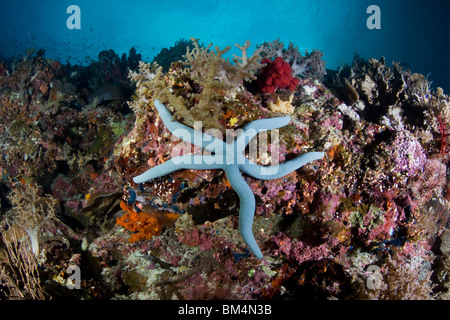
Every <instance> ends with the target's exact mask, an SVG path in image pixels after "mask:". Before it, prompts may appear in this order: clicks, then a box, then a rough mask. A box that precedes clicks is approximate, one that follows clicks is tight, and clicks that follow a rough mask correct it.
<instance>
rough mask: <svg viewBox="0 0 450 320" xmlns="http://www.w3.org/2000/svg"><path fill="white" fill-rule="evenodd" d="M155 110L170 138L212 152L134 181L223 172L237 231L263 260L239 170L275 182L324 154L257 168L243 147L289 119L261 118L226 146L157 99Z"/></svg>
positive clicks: (181, 158) (173, 163) (168, 163)
mask: <svg viewBox="0 0 450 320" xmlns="http://www.w3.org/2000/svg"><path fill="white" fill-rule="evenodd" d="M155 107H156V109H157V110H158V112H159V114H160V116H161V119H162V121H163V122H164V124H165V126H166V127H167V129H168V130H169V131H170V132H171V133H172V134H173V135H175V136H176V137H178V138H180V139H182V140H184V141H187V142H190V143H191V144H194V145H196V146H199V147H201V148H202V149H204V150H207V151H209V152H211V154H208V155H192V154H191V155H183V156H177V157H174V158H172V159H169V160H168V161H166V162H164V163H162V164H160V165H158V166H156V167H153V168H151V169H149V170H147V171H146V172H144V173H143V174H141V175H139V176H136V177H134V178H133V181H134V182H135V183H138V184H139V183H144V182H146V181H149V180H152V179H155V178H158V177H161V176H165V175H167V174H170V173H172V172H174V171H177V170H181V169H197V170H207V169H222V170H224V171H225V174H226V176H227V178H228V181H229V182H230V185H231V187H232V188H233V189H234V191H235V192H236V193H237V194H238V196H239V201H240V208H239V231H240V233H241V235H242V238H243V239H244V241H245V243H246V244H247V246H248V247H249V248H250V250H251V251H252V253H253V254H254V255H255V256H256V257H257V258H258V259H262V257H263V254H262V252H261V250H260V249H259V246H258V244H257V243H256V240H255V237H254V236H253V232H252V225H253V217H254V215H255V196H254V194H253V191H252V189H251V188H250V186H249V185H248V184H247V183H246V181H245V180H244V178H243V177H242V174H241V171H242V172H244V173H246V174H248V175H250V176H252V177H254V178H256V179H261V180H273V179H278V178H281V177H284V176H285V175H287V174H289V173H291V172H293V171H294V170H297V169H298V168H300V167H302V166H303V165H305V164H307V163H308V162H311V161H314V160H318V159H321V158H323V156H324V155H325V154H324V153H323V152H308V153H305V154H303V155H301V156H299V157H297V158H295V159H292V160H290V161H287V162H284V163H281V164H277V165H272V166H263V165H258V164H256V163H254V162H252V161H251V160H250V159H248V158H247V157H245V155H244V151H245V148H246V146H247V145H248V144H249V142H250V140H251V139H252V138H253V137H255V136H256V135H257V134H258V133H261V132H264V131H267V130H272V129H277V128H281V127H284V126H285V125H287V124H288V123H289V122H290V121H291V118H290V117H289V116H284V117H276V118H270V119H260V120H255V121H253V122H250V123H249V124H247V125H246V126H244V128H243V131H242V132H241V133H240V134H239V135H238V136H237V137H236V138H235V139H233V141H232V143H226V142H224V141H222V140H220V139H218V138H215V137H214V136H212V135H209V134H207V133H203V132H201V131H198V130H195V129H193V128H190V127H188V126H186V125H184V124H182V123H179V122H177V121H172V114H171V113H170V112H169V110H167V108H166V106H164V105H163V104H162V103H161V102H160V101H159V100H155Z"/></svg>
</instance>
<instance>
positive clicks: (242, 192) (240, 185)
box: [225, 166, 263, 259]
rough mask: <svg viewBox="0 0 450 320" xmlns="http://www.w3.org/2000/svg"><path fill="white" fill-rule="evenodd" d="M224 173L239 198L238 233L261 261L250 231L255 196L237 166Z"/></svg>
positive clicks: (261, 255) (228, 168) (260, 255)
mask: <svg viewBox="0 0 450 320" xmlns="http://www.w3.org/2000/svg"><path fill="white" fill-rule="evenodd" d="M225 173H226V175H227V178H228V181H229V182H230V185H231V187H232V188H233V189H234V191H236V193H237V195H238V196H239V202H240V208H239V231H240V233H241V235H242V238H243V239H244V241H245V243H246V244H247V246H248V247H249V248H250V250H251V251H252V252H253V254H254V255H255V257H257V258H258V259H262V257H263V254H262V252H261V250H260V249H259V246H258V244H257V243H256V240H255V237H254V236H253V231H252V225H253V217H254V215H255V195H254V194H253V191H252V189H251V188H250V186H249V185H248V184H247V182H245V180H244V178H243V177H242V175H241V173H240V171H239V167H238V166H229V167H227V168H225Z"/></svg>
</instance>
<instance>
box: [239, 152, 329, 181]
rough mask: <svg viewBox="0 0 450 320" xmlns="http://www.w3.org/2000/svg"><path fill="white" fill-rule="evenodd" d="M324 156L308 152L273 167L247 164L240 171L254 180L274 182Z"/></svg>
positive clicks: (321, 153) (320, 153)
mask: <svg viewBox="0 0 450 320" xmlns="http://www.w3.org/2000/svg"><path fill="white" fill-rule="evenodd" d="M324 155H325V153H323V152H308V153H305V154H302V155H301V156H299V157H297V158H295V159H292V160H289V161H286V162H283V163H280V164H278V165H274V166H262V165H258V164H255V163H251V162H248V163H246V164H244V165H241V170H242V171H243V172H245V173H246V174H248V175H250V176H252V177H253V178H256V179H261V180H274V179H278V178H281V177H284V176H285V175H287V174H289V173H291V172H293V171H295V170H297V169H298V168H301V167H303V166H304V165H305V164H307V163H308V162H311V161H314V160H319V159H322V158H323V157H324Z"/></svg>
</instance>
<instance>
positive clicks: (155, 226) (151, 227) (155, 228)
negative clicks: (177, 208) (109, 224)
mask: <svg viewBox="0 0 450 320" xmlns="http://www.w3.org/2000/svg"><path fill="white" fill-rule="evenodd" d="M120 207H121V208H122V210H123V211H125V214H124V215H123V216H121V217H119V218H117V220H116V224H117V225H119V226H122V227H124V228H125V229H127V230H129V231H131V232H133V234H132V235H131V237H130V239H129V241H130V243H133V242H136V241H141V240H148V239H151V237H153V236H154V235H159V234H160V232H161V230H162V228H163V227H164V226H166V225H169V224H172V223H174V222H175V220H177V218H178V214H176V213H172V212H168V213H163V212H145V211H141V212H136V211H134V210H133V209H131V208H130V207H129V206H128V205H127V204H126V203H125V202H124V201H122V202H121V203H120Z"/></svg>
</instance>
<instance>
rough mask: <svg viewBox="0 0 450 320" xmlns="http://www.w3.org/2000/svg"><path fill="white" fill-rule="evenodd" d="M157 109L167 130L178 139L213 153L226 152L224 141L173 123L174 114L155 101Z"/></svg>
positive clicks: (175, 122) (176, 122)
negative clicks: (217, 151) (216, 151)
mask: <svg viewBox="0 0 450 320" xmlns="http://www.w3.org/2000/svg"><path fill="white" fill-rule="evenodd" d="M155 107H156V109H157V110H158V112H159V115H160V116H161V120H162V121H163V122H164V125H165V126H166V128H167V129H168V130H169V131H170V132H171V133H172V134H173V135H174V136H176V137H177V138H180V139H182V140H184V141H186V142H189V143H192V144H194V145H196V146H199V147H201V148H202V149H205V150H208V151H211V152H214V151H215V150H224V148H225V142H223V141H222V140H220V139H218V138H216V137H214V136H212V135H210V134H207V133H203V132H201V131H198V130H195V129H193V128H190V127H188V126H186V125H184V124H182V123H180V122H178V121H172V114H171V113H170V111H169V110H167V108H166V106H165V105H164V104H162V103H161V102H160V101H159V100H155Z"/></svg>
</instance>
